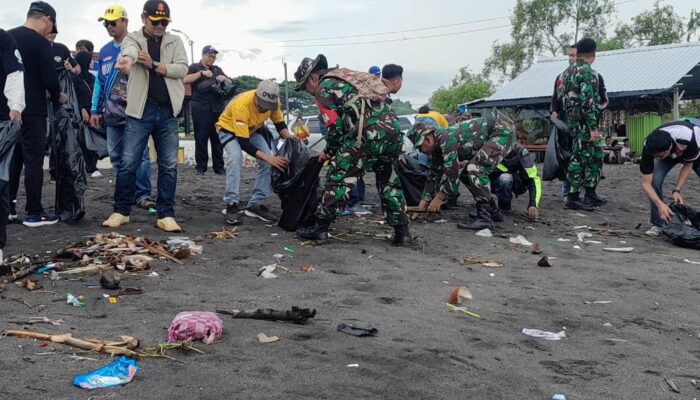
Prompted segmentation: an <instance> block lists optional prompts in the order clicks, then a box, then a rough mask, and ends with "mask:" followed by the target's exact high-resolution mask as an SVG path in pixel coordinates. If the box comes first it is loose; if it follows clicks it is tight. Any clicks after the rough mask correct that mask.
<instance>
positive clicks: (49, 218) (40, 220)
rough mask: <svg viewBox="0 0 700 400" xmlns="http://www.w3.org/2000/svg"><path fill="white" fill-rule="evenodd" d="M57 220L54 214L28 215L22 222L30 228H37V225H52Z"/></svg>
mask: <svg viewBox="0 0 700 400" xmlns="http://www.w3.org/2000/svg"><path fill="white" fill-rule="evenodd" d="M57 222H58V217H57V216H55V215H47V214H44V215H32V216H28V217H27V218H26V219H25V220H24V222H22V224H23V225H24V226H28V227H30V228H37V227H39V226H45V225H53V224H55V223H57Z"/></svg>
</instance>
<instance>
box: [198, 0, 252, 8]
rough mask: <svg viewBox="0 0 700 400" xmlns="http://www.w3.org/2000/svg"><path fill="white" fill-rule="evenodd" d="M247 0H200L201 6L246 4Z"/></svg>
mask: <svg viewBox="0 0 700 400" xmlns="http://www.w3.org/2000/svg"><path fill="white" fill-rule="evenodd" d="M248 1H249V0H202V2H201V5H202V7H219V6H240V5H244V4H247V3H248Z"/></svg>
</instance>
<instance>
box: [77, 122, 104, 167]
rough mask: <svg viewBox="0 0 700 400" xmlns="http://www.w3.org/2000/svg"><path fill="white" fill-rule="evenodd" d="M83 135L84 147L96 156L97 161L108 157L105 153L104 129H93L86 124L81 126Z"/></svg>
mask: <svg viewBox="0 0 700 400" xmlns="http://www.w3.org/2000/svg"><path fill="white" fill-rule="evenodd" d="M83 127H84V128H83V132H84V133H85V147H87V149H88V150H90V151H94V152H95V153H96V154H97V159H98V160H102V159H103V158H107V157H108V156H109V152H108V151H107V133H106V132H105V130H104V129H95V128H93V127H91V126H88V125H87V124H83Z"/></svg>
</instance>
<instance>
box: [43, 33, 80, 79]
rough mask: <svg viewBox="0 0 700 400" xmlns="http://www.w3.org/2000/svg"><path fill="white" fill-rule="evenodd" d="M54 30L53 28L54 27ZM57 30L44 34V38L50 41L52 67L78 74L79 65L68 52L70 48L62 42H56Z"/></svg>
mask: <svg viewBox="0 0 700 400" xmlns="http://www.w3.org/2000/svg"><path fill="white" fill-rule="evenodd" d="M54 30H55V29H54ZM57 34H58V32H51V33H49V34H48V35H46V39H47V40H48V41H49V42H51V55H52V56H53V62H54V68H55V69H56V71H63V70H64V69H65V70H66V71H68V72H70V73H71V74H74V75H78V74H80V65H78V62H77V61H75V58H73V56H72V55H71V54H70V50H68V47H67V46H66V45H65V44H63V43H56V35H57Z"/></svg>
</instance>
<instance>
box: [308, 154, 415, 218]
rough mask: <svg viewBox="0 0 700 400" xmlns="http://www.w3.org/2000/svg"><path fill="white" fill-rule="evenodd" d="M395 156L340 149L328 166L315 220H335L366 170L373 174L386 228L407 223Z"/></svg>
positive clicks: (404, 201)
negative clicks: (396, 172)
mask: <svg viewBox="0 0 700 400" xmlns="http://www.w3.org/2000/svg"><path fill="white" fill-rule="evenodd" d="M398 162H399V161H398V156H395V157H392V156H388V155H378V156H377V155H371V154H368V152H363V151H362V150H360V149H358V148H355V147H347V148H343V149H340V150H339V151H338V153H337V154H336V156H335V157H334V158H333V160H332V161H331V163H330V167H329V168H328V173H327V174H326V187H325V189H324V192H323V198H322V199H321V204H319V206H318V208H317V209H316V214H315V215H316V217H317V218H319V219H324V220H328V221H333V220H335V219H336V218H337V217H338V216H339V215H340V214H341V213H342V211H343V210H345V206H346V205H347V203H348V200H349V198H350V192H351V191H352V189H353V188H354V187H355V185H357V181H358V180H359V179H360V178H361V177H362V176H364V174H365V171H374V173H375V175H376V181H377V191H378V192H379V198H380V200H381V203H382V211H383V212H384V216H385V218H386V221H387V224H389V226H399V225H405V224H408V221H409V220H408V217H407V216H406V212H405V211H406V200H405V199H404V195H403V190H402V189H401V183H400V182H399V179H398V176H397V174H393V175H394V176H393V177H392V173H393V172H395V171H396V170H397V167H398Z"/></svg>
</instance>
